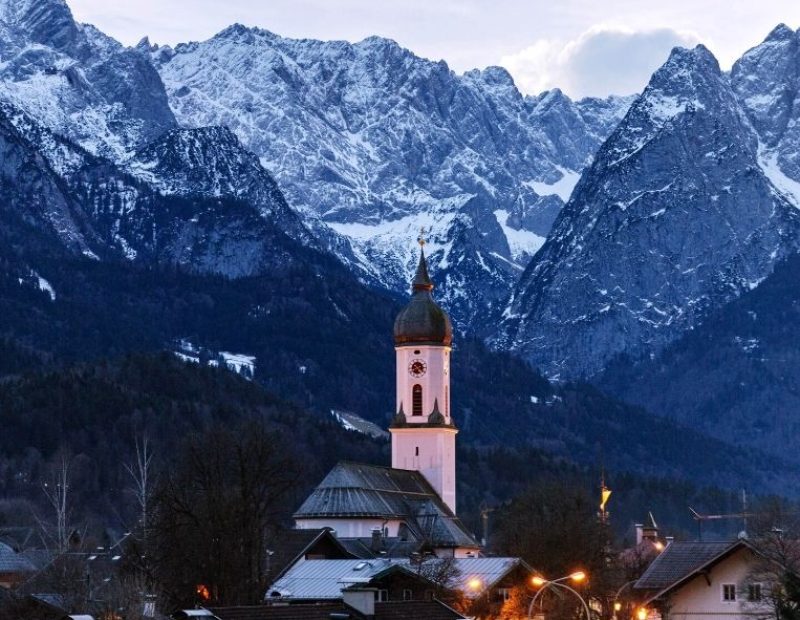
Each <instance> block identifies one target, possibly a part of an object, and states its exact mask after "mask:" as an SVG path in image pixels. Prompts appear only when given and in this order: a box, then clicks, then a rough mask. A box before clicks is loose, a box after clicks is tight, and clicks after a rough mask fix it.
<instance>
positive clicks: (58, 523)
mask: <svg viewBox="0 0 800 620" xmlns="http://www.w3.org/2000/svg"><path fill="white" fill-rule="evenodd" d="M71 467H72V461H71V459H70V456H69V454H68V453H67V452H66V451H65V450H62V451H61V452H59V454H58V455H57V456H56V463H55V465H54V467H53V470H52V473H51V476H50V479H49V480H48V481H45V482H43V483H42V490H43V491H44V495H45V497H46V498H47V502H48V504H49V505H50V507H51V508H52V510H53V515H54V518H55V523H54V529H53V530H52V531H51V529H50V528H48V527H47V525H46V522H41V523H40V525H41V526H42V529H43V530H44V532H43V533H44V536H45V538H46V539H49V540H51V541H53V542H54V543H55V550H56V552H57V553H64V552H65V551H66V550H67V548H68V546H69V536H70V532H69V529H68V523H69V508H70V507H69V485H70V470H71Z"/></svg>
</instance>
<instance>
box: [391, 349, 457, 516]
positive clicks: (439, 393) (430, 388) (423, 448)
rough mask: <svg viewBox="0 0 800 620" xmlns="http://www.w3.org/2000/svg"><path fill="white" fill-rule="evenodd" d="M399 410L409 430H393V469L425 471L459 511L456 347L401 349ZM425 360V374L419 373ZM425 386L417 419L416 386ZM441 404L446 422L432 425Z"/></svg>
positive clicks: (434, 485)
mask: <svg viewBox="0 0 800 620" xmlns="http://www.w3.org/2000/svg"><path fill="white" fill-rule="evenodd" d="M395 351H396V361H397V369H396V373H397V374H396V377H397V411H400V409H401V408H402V410H403V413H404V414H405V421H406V424H405V425H404V426H393V427H392V428H390V429H389V430H390V431H391V433H392V467H395V468H397V469H409V470H415V471H419V472H420V473H422V475H423V476H425V478H426V480H428V482H429V483H430V484H431V486H432V487H433V488H434V490H435V491H436V492H437V493H438V494H439V497H441V498H442V501H444V503H445V504H447V506H448V507H449V508H450V510H452V511H453V513H455V512H456V434H457V433H458V430H457V429H456V428H455V427H453V426H451V424H452V421H451V418H450V351H451V349H450V347H449V346H444V345H404V346H399V347H396V348H395ZM415 362H422V363H423V364H424V372H423V373H421V374H420V373H419V372H418V368H419V366H418V365H417V367H416V369H417V373H416V375H415V373H414V370H415V368H414V366H413V365H414V363H415ZM415 385H418V386H420V387H421V388H422V399H421V400H422V408H421V415H414V412H415V408H414V386H415ZM434 403H437V404H438V408H439V412H440V413H441V414H442V415H443V416H444V423H443V424H436V425H431V424H429V421H428V416H429V415H430V414H431V412H432V411H433V408H434Z"/></svg>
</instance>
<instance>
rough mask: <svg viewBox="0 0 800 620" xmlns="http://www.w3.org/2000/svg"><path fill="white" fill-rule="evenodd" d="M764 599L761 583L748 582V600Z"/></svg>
mask: <svg viewBox="0 0 800 620" xmlns="http://www.w3.org/2000/svg"><path fill="white" fill-rule="evenodd" d="M762 599H763V595H762V593H761V584H760V583H749V584H747V600H748V601H752V602H757V601H760V600H762Z"/></svg>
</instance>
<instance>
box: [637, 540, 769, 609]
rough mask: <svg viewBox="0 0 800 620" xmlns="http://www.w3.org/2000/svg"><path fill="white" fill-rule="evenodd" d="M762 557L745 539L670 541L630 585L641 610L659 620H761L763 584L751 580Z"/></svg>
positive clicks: (765, 602) (763, 598) (764, 604)
mask: <svg viewBox="0 0 800 620" xmlns="http://www.w3.org/2000/svg"><path fill="white" fill-rule="evenodd" d="M761 559H762V557H761V555H760V554H759V552H758V550H757V549H756V548H755V547H754V546H753V545H752V544H751V543H750V542H749V541H748V540H746V539H744V538H740V539H739V540H736V541H733V542H670V543H669V544H668V545H667V546H666V548H665V549H664V551H663V552H662V553H661V554H660V555H659V556H658V557H657V558H656V559H655V560H654V561H653V563H652V564H650V566H649V567H648V569H647V570H646V571H645V572H644V574H643V575H642V576H641V577H640V578H639V580H638V581H637V582H636V583H635V584H634V591H635V592H637V593H639V595H640V600H641V602H642V606H643V607H644V608H645V609H647V610H649V611H650V613H651V615H652V616H659V617H660V618H662V619H663V620H666V619H667V618H669V619H671V620H723V619H737V618H763V617H765V616H767V615H769V614H771V613H774V612H773V610H772V609H771V606H770V604H769V603H768V602H767V600H766V596H765V595H766V591H767V587H768V585H769V584H764V583H759V582H758V581H755V580H754V574H755V572H754V571H755V568H756V566H757V565H758V564H759V563H760V561H761Z"/></svg>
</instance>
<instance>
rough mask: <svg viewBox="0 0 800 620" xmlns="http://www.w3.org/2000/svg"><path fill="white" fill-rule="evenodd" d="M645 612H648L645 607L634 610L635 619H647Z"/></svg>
mask: <svg viewBox="0 0 800 620" xmlns="http://www.w3.org/2000/svg"><path fill="white" fill-rule="evenodd" d="M647 613H648V612H647V608H646V607H640V608H639V609H637V610H636V618H637V620H647Z"/></svg>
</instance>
